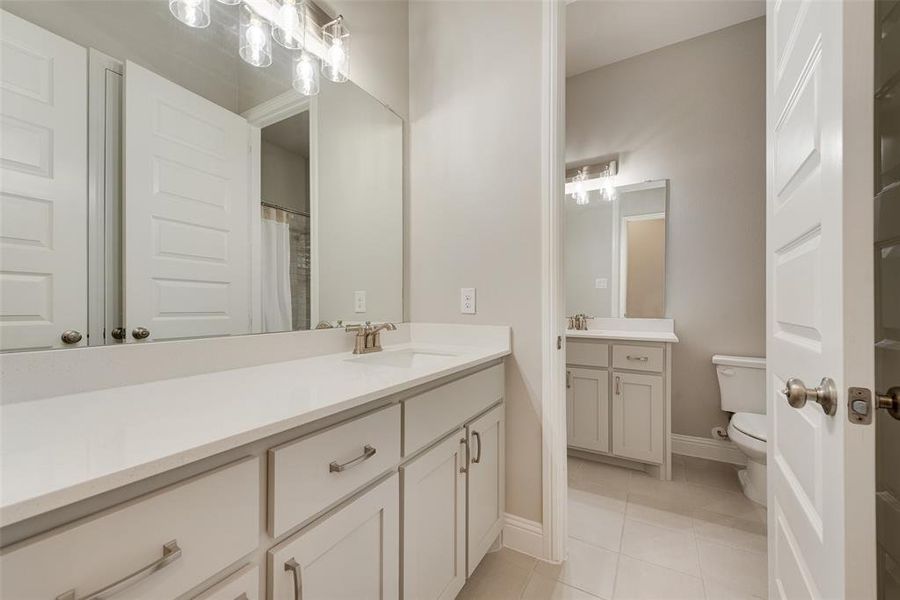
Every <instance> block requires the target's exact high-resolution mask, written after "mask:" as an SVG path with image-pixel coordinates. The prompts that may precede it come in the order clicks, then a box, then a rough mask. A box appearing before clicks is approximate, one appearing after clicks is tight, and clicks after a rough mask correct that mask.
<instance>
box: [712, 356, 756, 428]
mask: <svg viewBox="0 0 900 600" xmlns="http://www.w3.org/2000/svg"><path fill="white" fill-rule="evenodd" d="M712 361H713V364H714V365H716V375H717V376H718V378H719V398H720V399H721V401H722V410H726V411H728V412H746V413H758V414H765V412H766V359H765V358H756V357H752V356H724V355H721V354H717V355H715V356H713V357H712Z"/></svg>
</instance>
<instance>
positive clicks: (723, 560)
mask: <svg viewBox="0 0 900 600" xmlns="http://www.w3.org/2000/svg"><path fill="white" fill-rule="evenodd" d="M697 545H698V547H699V550H700V570H701V572H702V574H703V578H704V580H706V581H710V582H713V583H714V584H715V583H718V584H719V585H721V586H723V587H727V588H728V589H731V590H734V591H735V592H741V593H745V594H750V595H753V596H760V597H763V596H765V595H766V594H767V593H768V584H767V577H768V568H767V564H766V555H765V554H761V553H758V552H748V551H746V550H738V549H737V548H732V547H730V546H723V545H721V544H714V543H712V542H708V541H706V540H703V539H701V540H697Z"/></svg>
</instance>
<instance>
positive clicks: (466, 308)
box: [459, 288, 475, 315]
mask: <svg viewBox="0 0 900 600" xmlns="http://www.w3.org/2000/svg"><path fill="white" fill-rule="evenodd" d="M459 302H460V306H459V310H460V312H462V314H464V315H474V314H475V288H462V289H460V290H459Z"/></svg>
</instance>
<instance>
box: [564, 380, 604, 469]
mask: <svg viewBox="0 0 900 600" xmlns="http://www.w3.org/2000/svg"><path fill="white" fill-rule="evenodd" d="M566 376H567V377H566V407H567V409H568V414H567V415H566V417H567V420H568V430H569V446H571V447H573V448H583V449H585V450H594V451H597V452H609V372H607V371H598V370H596V369H578V368H569V369H568V370H567V371H566Z"/></svg>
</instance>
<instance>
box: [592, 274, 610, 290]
mask: <svg viewBox="0 0 900 600" xmlns="http://www.w3.org/2000/svg"><path fill="white" fill-rule="evenodd" d="M608 286H609V280H608V279H606V277H600V278H599V279H595V280H594V287H595V288H597V289H598V290H605V289H606V288H607V287H608Z"/></svg>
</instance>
